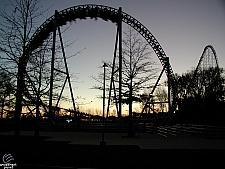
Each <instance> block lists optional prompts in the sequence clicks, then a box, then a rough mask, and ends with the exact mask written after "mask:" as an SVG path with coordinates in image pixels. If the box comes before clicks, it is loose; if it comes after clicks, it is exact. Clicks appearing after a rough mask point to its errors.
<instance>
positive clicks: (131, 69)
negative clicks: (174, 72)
mask: <svg viewBox="0 0 225 169" xmlns="http://www.w3.org/2000/svg"><path fill="white" fill-rule="evenodd" d="M123 34H124V39H123V51H122V52H123V55H122V62H123V71H122V73H123V79H122V102H123V104H127V105H129V119H130V120H129V133H128V135H129V136H131V135H132V109H133V103H134V102H139V101H140V98H139V95H140V93H142V91H143V90H144V89H146V88H149V87H150V86H151V80H153V79H155V78H156V73H157V69H156V68H154V67H153V65H155V64H156V63H155V62H154V61H153V60H152V59H151V53H152V51H151V49H150V46H149V44H148V43H146V42H145V41H143V40H142V38H141V37H140V35H139V34H138V33H137V32H135V30H134V29H132V28H131V27H128V29H127V30H126V31H125V32H124V33H123ZM107 65H108V66H109V67H111V68H112V66H113V65H112V63H107ZM117 69H118V64H116V65H115V70H117ZM110 73H111V70H110V69H108V72H107V73H106V76H107V77H106V80H107V81H109V80H110V79H111V78H110ZM118 76H119V75H118V72H116V73H114V81H115V84H118ZM93 78H94V79H95V80H97V81H98V82H100V83H101V82H102V80H101V79H103V74H99V76H98V78H95V77H93ZM93 88H94V89H100V90H102V89H103V88H102V86H100V85H96V86H94V87H93ZM107 90H109V86H108V88H107ZM115 90H116V92H115V93H117V91H118V85H117V86H116V85H115ZM109 99H111V100H112V101H113V102H118V94H117V95H113V96H112V98H109Z"/></svg>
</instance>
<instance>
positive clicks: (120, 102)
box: [118, 7, 122, 128]
mask: <svg viewBox="0 0 225 169" xmlns="http://www.w3.org/2000/svg"><path fill="white" fill-rule="evenodd" d="M118 14H119V20H118V29H119V113H118V120H119V128H121V126H122V124H121V122H122V121H121V115H122V8H121V7H120V8H119V10H118Z"/></svg>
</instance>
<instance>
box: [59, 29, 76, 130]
mask: <svg viewBox="0 0 225 169" xmlns="http://www.w3.org/2000/svg"><path fill="white" fill-rule="evenodd" d="M58 32H59V38H60V43H61V48H62V53H63V59H64V64H65V68H66V76H67V79H68V83H69V88H70V95H71V99H72V103H73V109H74V115H75V118H76V121H77V126H78V127H79V120H78V116H77V112H76V106H75V101H74V96H73V89H72V84H71V81H70V76H69V69H68V66H67V61H66V54H65V50H64V46H63V41H62V35H61V31H60V28H59V26H58Z"/></svg>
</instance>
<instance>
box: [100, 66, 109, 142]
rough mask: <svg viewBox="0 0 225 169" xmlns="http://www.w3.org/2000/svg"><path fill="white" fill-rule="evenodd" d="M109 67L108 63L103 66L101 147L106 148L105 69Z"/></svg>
mask: <svg viewBox="0 0 225 169" xmlns="http://www.w3.org/2000/svg"><path fill="white" fill-rule="evenodd" d="M106 67H108V66H107V64H106V63H104V64H103V73H104V77H103V100H102V102H103V103H102V141H101V142H100V146H106V142H105V68H106Z"/></svg>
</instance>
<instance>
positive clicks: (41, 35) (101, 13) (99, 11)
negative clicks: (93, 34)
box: [22, 4, 178, 110]
mask: <svg viewBox="0 0 225 169" xmlns="http://www.w3.org/2000/svg"><path fill="white" fill-rule="evenodd" d="M87 17H90V18H91V19H97V18H101V19H103V20H105V21H111V22H113V23H116V24H117V23H118V21H119V13H118V9H115V8H112V7H108V6H103V5H93V4H87V5H78V6H73V7H70V8H67V9H64V10H62V11H60V12H58V15H57V20H58V24H59V26H62V25H66V24H67V22H72V21H76V20H77V19H86V18H87ZM121 18H122V21H123V22H124V23H126V24H127V25H129V26H131V27H132V28H134V29H135V30H136V31H137V32H139V33H140V34H141V35H142V36H143V37H144V39H145V40H146V41H147V42H148V43H149V45H150V46H151V47H152V49H153V50H154V52H155V54H156V55H157V57H158V58H159V60H160V62H161V64H162V66H163V67H164V66H165V64H166V61H165V58H166V57H167V56H166V54H165V52H164V50H163V48H162V47H161V45H160V44H159V42H158V41H157V40H156V38H155V37H154V36H153V35H152V33H151V32H150V31H149V30H148V29H147V28H146V27H145V26H144V25H143V24H141V23H140V22H139V21H138V20H137V19H135V18H133V17H132V16H130V15H129V14H127V13H125V12H122V17H121ZM54 20H55V15H53V16H51V17H50V18H48V19H47V20H46V21H45V22H44V23H43V24H42V25H41V26H40V27H39V28H38V29H37V30H36V31H35V33H34V34H33V36H32V37H31V39H30V41H29V42H28V45H27V46H26V51H27V52H26V55H24V56H22V57H23V60H24V68H26V65H27V62H28V60H29V56H30V54H29V53H30V52H32V51H34V50H35V49H37V48H38V47H39V46H41V45H42V43H43V42H44V40H45V39H47V38H48V37H49V36H50V34H51V32H53V28H54ZM166 74H167V76H169V78H170V80H171V91H172V98H173V104H172V110H173V109H175V107H176V102H177V98H178V97H177V92H176V86H177V85H176V79H175V76H174V73H173V70H172V67H171V65H170V64H169V72H168V70H166Z"/></svg>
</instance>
